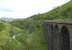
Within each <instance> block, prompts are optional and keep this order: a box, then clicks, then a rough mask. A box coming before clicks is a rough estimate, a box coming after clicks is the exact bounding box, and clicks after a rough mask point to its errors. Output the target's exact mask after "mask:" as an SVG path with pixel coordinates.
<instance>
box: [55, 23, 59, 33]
mask: <svg viewBox="0 0 72 50" xmlns="http://www.w3.org/2000/svg"><path fill="white" fill-rule="evenodd" d="M54 29H55V32H58V30H59V27H58V25H57V24H56V25H55V26H54Z"/></svg>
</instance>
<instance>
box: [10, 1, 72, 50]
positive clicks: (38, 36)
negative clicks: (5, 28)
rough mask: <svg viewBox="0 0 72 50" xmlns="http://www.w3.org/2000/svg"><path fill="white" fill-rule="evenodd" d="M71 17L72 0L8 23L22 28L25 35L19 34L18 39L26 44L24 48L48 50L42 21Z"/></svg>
mask: <svg viewBox="0 0 72 50" xmlns="http://www.w3.org/2000/svg"><path fill="white" fill-rule="evenodd" d="M71 18H72V1H70V2H68V3H66V4H64V5H62V6H61V7H57V8H55V9H53V10H51V11H50V12H46V13H43V14H37V15H33V16H31V17H30V18H27V19H18V20H13V21H12V22H10V24H12V25H13V26H15V27H18V28H20V29H22V30H24V33H25V35H26V38H24V37H25V35H22V36H20V37H21V39H18V40H19V41H20V42H21V43H22V44H23V46H24V45H26V49H25V50H27V49H28V50H48V46H47V39H45V36H44V28H43V22H44V21H45V20H53V19H55V20H56V19H57V20H58V19H71ZM20 37H19V38H20ZM24 39H25V41H24Z"/></svg>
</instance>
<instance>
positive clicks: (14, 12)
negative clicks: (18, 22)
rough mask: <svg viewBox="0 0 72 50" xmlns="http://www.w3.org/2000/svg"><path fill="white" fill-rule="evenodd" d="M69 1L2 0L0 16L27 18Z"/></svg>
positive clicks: (0, 0)
mask: <svg viewBox="0 0 72 50" xmlns="http://www.w3.org/2000/svg"><path fill="white" fill-rule="evenodd" d="M68 1H70V0H0V9H1V8H2V9H1V10H0V17H4V16H6V17H13V18H26V17H28V16H31V15H33V14H37V13H44V12H47V11H49V10H51V9H53V8H54V7H57V6H59V5H62V4H64V3H66V2H68ZM4 9H5V10H4Z"/></svg>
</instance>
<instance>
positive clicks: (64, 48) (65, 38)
mask: <svg viewBox="0 0 72 50" xmlns="http://www.w3.org/2000/svg"><path fill="white" fill-rule="evenodd" d="M61 38H62V44H61V50H70V35H69V30H68V28H67V27H66V26H63V27H62V28H61Z"/></svg>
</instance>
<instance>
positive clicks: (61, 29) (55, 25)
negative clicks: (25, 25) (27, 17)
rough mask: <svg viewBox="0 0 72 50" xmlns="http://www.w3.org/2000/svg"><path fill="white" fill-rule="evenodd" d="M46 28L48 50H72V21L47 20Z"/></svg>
mask: <svg viewBox="0 0 72 50" xmlns="http://www.w3.org/2000/svg"><path fill="white" fill-rule="evenodd" d="M44 28H45V36H46V38H47V41H48V50H72V21H70V20H47V21H45V22H44Z"/></svg>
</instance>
